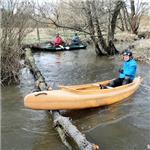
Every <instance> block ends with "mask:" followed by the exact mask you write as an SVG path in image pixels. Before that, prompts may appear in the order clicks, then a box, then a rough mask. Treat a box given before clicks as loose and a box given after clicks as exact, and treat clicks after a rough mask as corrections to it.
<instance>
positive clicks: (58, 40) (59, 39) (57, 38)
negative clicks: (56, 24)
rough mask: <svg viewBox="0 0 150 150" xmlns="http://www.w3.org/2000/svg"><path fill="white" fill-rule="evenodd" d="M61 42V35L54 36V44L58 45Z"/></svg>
mask: <svg viewBox="0 0 150 150" xmlns="http://www.w3.org/2000/svg"><path fill="white" fill-rule="evenodd" d="M62 44H63V40H62V39H61V37H56V38H55V40H54V46H59V45H62Z"/></svg>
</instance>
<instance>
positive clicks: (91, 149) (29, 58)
mask: <svg viewBox="0 0 150 150" xmlns="http://www.w3.org/2000/svg"><path fill="white" fill-rule="evenodd" d="M25 56H26V57H25V60H26V63H27V64H28V65H29V68H30V70H31V72H32V74H33V76H34V77H35V83H36V88H37V89H38V90H39V91H42V90H47V89H50V90H51V88H49V87H48V85H47V84H46V82H45V79H44V77H43V76H42V74H41V72H40V70H39V69H38V68H37V66H36V65H35V60H34V57H33V55H32V51H31V49H30V48H25ZM48 112H49V113H50V114H51V115H52V118H53V123H54V127H55V129H56V130H57V132H58V133H59V136H60V138H61V140H62V142H63V143H64V145H65V146H66V147H67V148H68V149H70V150H71V149H72V146H71V145H70V144H69V142H68V141H67V140H66V137H70V139H71V140H73V142H74V143H75V144H76V145H77V147H78V148H79V149H80V150H97V149H99V146H98V145H96V144H93V143H90V142H89V141H87V139H86V137H85V136H84V135H83V134H82V133H81V132H80V131H79V130H78V129H77V128H76V127H75V126H74V125H73V124H72V123H71V121H70V119H69V118H68V117H64V116H62V115H61V114H60V113H59V111H50V110H49V111H48Z"/></svg>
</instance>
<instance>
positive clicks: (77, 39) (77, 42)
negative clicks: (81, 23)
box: [71, 33, 81, 45]
mask: <svg viewBox="0 0 150 150" xmlns="http://www.w3.org/2000/svg"><path fill="white" fill-rule="evenodd" d="M80 43H81V41H80V38H79V36H78V34H77V33H75V35H74V36H73V38H72V42H71V44H72V45H79V44H80Z"/></svg>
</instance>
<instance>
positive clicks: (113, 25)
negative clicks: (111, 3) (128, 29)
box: [110, 0, 123, 41]
mask: <svg viewBox="0 0 150 150" xmlns="http://www.w3.org/2000/svg"><path fill="white" fill-rule="evenodd" d="M122 6H123V2H122V0H118V1H117V2H116V7H115V9H114V12H113V14H112V19H111V32H110V40H111V41H113V40H114V34H115V29H116V22H117V17H118V14H119V12H120V9H121V7H122Z"/></svg>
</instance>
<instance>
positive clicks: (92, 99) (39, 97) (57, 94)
mask: <svg viewBox="0 0 150 150" xmlns="http://www.w3.org/2000/svg"><path fill="white" fill-rule="evenodd" d="M110 81H111V80H108V81H103V82H97V83H92V84H84V85H74V86H60V89H59V90H52V91H41V92H34V93H31V94H29V95H27V96H25V98H24V105H25V107H28V108H31V109H38V110H61V109H70V110H71V109H85V108H93V107H100V106H105V105H111V104H113V103H116V102H119V101H121V100H123V99H125V98H127V97H129V96H131V95H132V94H133V93H134V92H135V91H136V90H137V89H138V87H139V85H140V84H141V81H142V79H141V78H140V77H137V78H135V79H134V81H133V82H132V83H130V84H127V85H123V86H119V87H115V88H111V89H100V88H99V86H98V84H101V85H106V84H107V83H109V82H110Z"/></svg>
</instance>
